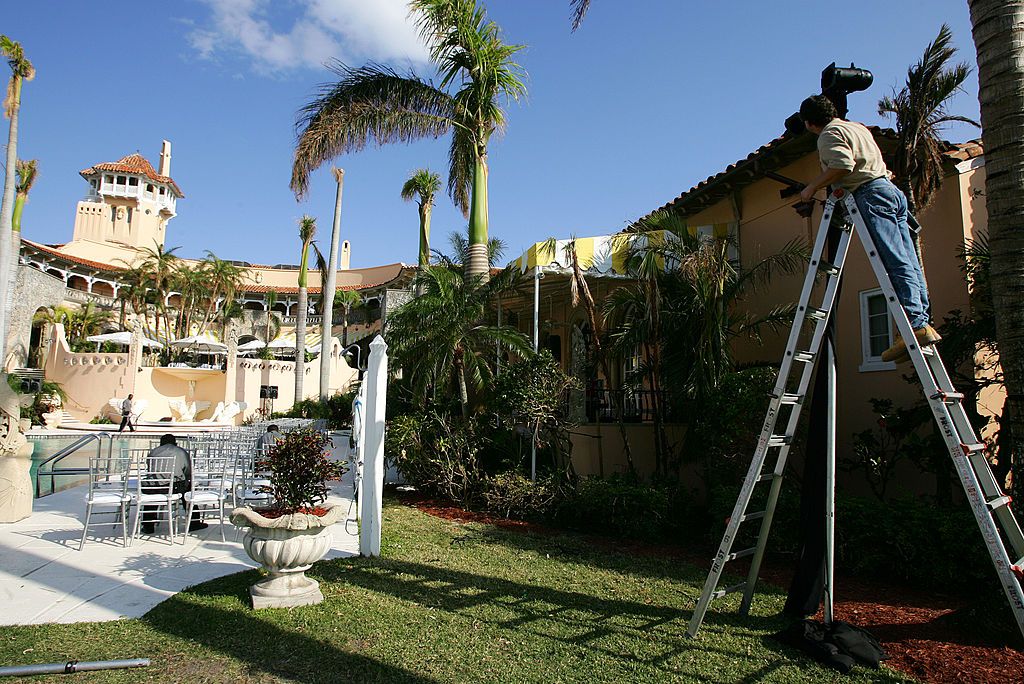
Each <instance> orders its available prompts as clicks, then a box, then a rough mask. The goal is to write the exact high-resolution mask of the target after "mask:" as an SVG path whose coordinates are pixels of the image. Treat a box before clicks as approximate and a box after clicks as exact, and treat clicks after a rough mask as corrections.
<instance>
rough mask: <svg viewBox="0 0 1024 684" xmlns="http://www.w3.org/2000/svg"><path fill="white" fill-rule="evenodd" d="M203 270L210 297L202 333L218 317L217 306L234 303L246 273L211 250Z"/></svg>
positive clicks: (207, 254) (204, 262)
mask: <svg viewBox="0 0 1024 684" xmlns="http://www.w3.org/2000/svg"><path fill="white" fill-rule="evenodd" d="M202 269H203V272H204V273H205V275H206V278H207V288H208V289H209V297H208V303H207V309H206V314H205V315H204V316H203V322H202V325H201V326H200V332H202V331H203V330H206V326H207V325H209V324H210V323H211V322H212V321H213V319H214V318H216V317H217V306H218V305H219V304H220V302H221V301H223V302H224V305H225V306H227V304H228V303H229V302H232V301H234V299H235V295H236V294H237V293H238V289H239V288H240V287H241V286H242V278H243V275H244V273H245V269H244V268H242V267H241V266H238V265H236V264H233V263H231V262H230V261H225V260H224V259H218V258H217V255H216V254H214V253H213V252H211V251H210V250H206V258H205V259H203V262H202Z"/></svg>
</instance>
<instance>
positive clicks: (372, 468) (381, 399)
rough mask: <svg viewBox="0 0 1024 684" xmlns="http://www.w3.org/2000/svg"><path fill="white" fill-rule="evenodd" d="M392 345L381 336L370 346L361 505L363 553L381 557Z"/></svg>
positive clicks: (361, 547)
mask: <svg viewBox="0 0 1024 684" xmlns="http://www.w3.org/2000/svg"><path fill="white" fill-rule="evenodd" d="M387 349H388V345H387V343H386V342H385V341H384V338H383V337H381V336H380V335H377V337H375V338H374V340H373V342H371V343H370V358H369V361H368V362H367V368H366V376H365V379H364V380H363V382H364V383H367V385H368V386H367V388H366V405H365V406H364V411H365V413H364V416H365V419H364V420H363V430H364V439H365V442H364V444H363V492H362V495H363V497H362V498H363V500H362V502H361V505H360V507H359V508H360V515H361V516H362V517H361V519H360V525H359V553H360V554H361V555H363V556H379V555H380V524H381V506H382V503H383V501H382V499H383V496H384V415H385V412H386V406H387V393H388V354H387Z"/></svg>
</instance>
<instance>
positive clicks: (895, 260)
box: [853, 178, 928, 330]
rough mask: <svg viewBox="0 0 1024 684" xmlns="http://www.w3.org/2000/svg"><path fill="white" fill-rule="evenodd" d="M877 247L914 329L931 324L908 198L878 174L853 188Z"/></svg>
mask: <svg viewBox="0 0 1024 684" xmlns="http://www.w3.org/2000/svg"><path fill="white" fill-rule="evenodd" d="M853 198H854V200H855V201H856V202H857V207H858V208H859V209H860V213H861V215H862V216H863V217H864V222H865V223H866V224H867V227H868V232H869V233H871V239H872V240H874V242H875V249H876V250H878V255H879V256H880V257H881V258H882V264H883V265H884V266H885V270H886V271H887V272H888V273H889V279H890V280H891V281H892V286H893V289H895V290H896V298H897V299H899V301H900V304H902V305H903V308H904V309H905V310H906V312H907V318H909V319H910V327H911V328H913V329H914V330H917V329H918V328H923V327H924V326H926V325H928V288H927V286H926V285H925V282H924V273H923V272H922V271H921V264H920V262H919V261H918V260H917V252H916V251H915V250H914V241H913V240H912V239H911V236H910V226H909V225H908V224H907V198H906V197H905V196H904V195H903V192H902V191H901V190H900V189H899V188H897V187H896V186H895V185H893V184H892V183H891V182H889V180H888V179H886V178H876V179H875V180H873V181H868V182H867V183H864V184H863V185H861V186H860V187H859V188H857V189H856V190H854V191H853Z"/></svg>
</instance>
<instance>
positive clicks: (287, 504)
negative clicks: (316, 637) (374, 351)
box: [231, 429, 347, 608]
mask: <svg viewBox="0 0 1024 684" xmlns="http://www.w3.org/2000/svg"><path fill="white" fill-rule="evenodd" d="M330 443H331V438H330V436H329V435H328V434H326V433H323V432H319V431H317V430H313V429H303V430H295V431H292V432H289V433H287V434H285V435H284V436H283V437H282V438H281V440H280V441H279V442H278V443H277V444H276V445H275V446H273V447H272V448H271V449H270V450H269V451H268V453H267V455H266V457H265V458H264V459H261V460H259V461H257V463H256V468H257V470H262V471H269V473H270V477H269V485H268V486H267V487H266V489H267V491H268V492H269V493H270V494H271V496H272V497H273V504H272V505H271V506H270V507H269V508H265V509H258V510H254V509H252V508H250V507H248V506H245V507H242V508H236V509H235V510H233V511H232V512H231V522H232V523H234V524H235V525H238V526H239V527H245V528H246V532H245V537H244V538H243V540H242V544H243V546H244V547H245V552H246V553H247V554H248V555H249V557H250V558H252V559H253V560H254V561H256V562H257V563H259V564H260V565H262V566H263V568H264V569H265V570H266V571H267V573H268V575H267V577H266V578H264V579H262V580H260V581H259V582H257V583H256V584H254V585H252V587H250V589H249V595H250V596H251V597H252V607H253V608H289V607H293V606H307V605H312V604H315V603H320V602H321V601H323V600H324V596H323V594H322V593H321V592H320V584H319V583H318V582H317V581H316V580H312V579H309V578H308V577H306V574H305V573H306V570H308V569H309V568H310V566H311V565H313V563H315V562H317V561H318V560H320V559H321V558H323V557H324V555H325V554H326V553H327V551H328V550H329V549H330V548H331V542H332V535H331V525H333V524H334V523H335V522H337V521H338V520H339V519H340V518H341V517H342V515H344V508H343V507H341V506H336V507H331V506H326V507H325V506H324V505H323V504H324V502H326V500H327V492H328V490H327V482H328V480H337V479H339V478H340V477H341V476H342V475H343V474H344V473H345V471H346V470H347V468H346V465H347V464H346V462H344V461H331V460H330V459H329V458H328V453H327V449H328V448H329V447H330Z"/></svg>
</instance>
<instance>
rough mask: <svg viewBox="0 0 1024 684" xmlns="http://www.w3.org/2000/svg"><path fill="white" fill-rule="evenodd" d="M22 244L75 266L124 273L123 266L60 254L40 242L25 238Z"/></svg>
mask: <svg viewBox="0 0 1024 684" xmlns="http://www.w3.org/2000/svg"><path fill="white" fill-rule="evenodd" d="M21 242H22V244H26V245H29V246H31V247H33V248H34V249H36V250H38V251H40V252H43V253H44V254H49V255H51V256H55V257H58V258H60V259H63V260H65V261H70V262H71V263H73V264H80V265H82V266H88V267H89V268H92V269H96V270H97V271H123V270H124V267H123V266H114V265H112V264H104V263H102V262H100V261H92V260H90V259H83V258H81V257H76V256H72V255H70V254H65V253H64V252H60V251H58V250H56V249H54V248H53V247H48V246H47V245H41V244H39V243H38V242H32V241H31V240H26V239H25V238H22V239H21Z"/></svg>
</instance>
